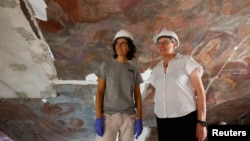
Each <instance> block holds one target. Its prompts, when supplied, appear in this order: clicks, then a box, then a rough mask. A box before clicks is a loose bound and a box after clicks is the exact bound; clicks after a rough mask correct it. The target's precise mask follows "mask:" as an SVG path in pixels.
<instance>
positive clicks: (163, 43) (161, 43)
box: [156, 41, 173, 47]
mask: <svg viewBox="0 0 250 141" xmlns="http://www.w3.org/2000/svg"><path fill="white" fill-rule="evenodd" d="M170 43H173V41H164V42H158V43H156V46H157V47H159V46H162V45H163V46H165V45H168V44H170Z"/></svg>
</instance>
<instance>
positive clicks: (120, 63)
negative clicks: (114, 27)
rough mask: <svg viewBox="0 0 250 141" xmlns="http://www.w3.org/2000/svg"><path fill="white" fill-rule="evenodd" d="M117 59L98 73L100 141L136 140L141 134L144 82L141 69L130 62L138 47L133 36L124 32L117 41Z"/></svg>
mask: <svg viewBox="0 0 250 141" xmlns="http://www.w3.org/2000/svg"><path fill="white" fill-rule="evenodd" d="M113 50H114V55H113V58H114V60H112V61H109V62H104V63H102V64H101V65H100V67H99V68H98V70H97V71H96V73H95V74H96V75H97V76H98V86H97V93H96V121H95V125H94V128H95V131H96V133H97V135H98V136H97V140H98V141H115V140H116V136H117V134H118V133H119V134H118V140H126V141H134V136H135V137H136V138H138V136H139V135H140V134H141V132H142V129H143V126H142V98H141V92H140V83H142V82H143V80H142V77H141V74H140V72H139V70H138V68H137V67H136V66H135V65H133V64H131V63H130V62H129V60H132V59H133V58H134V53H135V52H136V47H135V45H134V43H133V36H132V34H131V33H130V32H128V31H126V30H120V31H119V32H117V33H116V35H115V37H114V39H113Z"/></svg>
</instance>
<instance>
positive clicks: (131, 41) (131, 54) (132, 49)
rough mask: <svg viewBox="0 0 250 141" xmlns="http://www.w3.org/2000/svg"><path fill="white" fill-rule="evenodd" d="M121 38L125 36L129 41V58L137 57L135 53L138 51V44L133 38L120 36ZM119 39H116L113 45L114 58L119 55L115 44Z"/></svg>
mask: <svg viewBox="0 0 250 141" xmlns="http://www.w3.org/2000/svg"><path fill="white" fill-rule="evenodd" d="M120 38H124V39H125V40H126V41H127V42H128V47H129V49H130V50H129V51H128V53H127V59H128V60H132V59H133V58H135V55H134V54H135V52H136V46H135V44H134V42H133V40H131V39H130V38H128V37H120ZM120 38H117V39H120ZM117 39H115V41H114V42H113V45H112V47H113V51H114V54H113V58H115V59H116V58H117V57H118V55H117V53H116V51H115V45H116V41H117Z"/></svg>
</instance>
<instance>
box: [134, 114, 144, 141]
mask: <svg viewBox="0 0 250 141" xmlns="http://www.w3.org/2000/svg"><path fill="white" fill-rule="evenodd" d="M142 130H143V126H142V120H141V119H137V120H135V125H134V135H135V138H136V139H138V137H139V136H140V135H141V133H142Z"/></svg>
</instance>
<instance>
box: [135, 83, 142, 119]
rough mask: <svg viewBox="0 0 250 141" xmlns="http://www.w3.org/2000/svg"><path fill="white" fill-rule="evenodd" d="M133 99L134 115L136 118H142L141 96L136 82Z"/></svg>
mask: <svg viewBox="0 0 250 141" xmlns="http://www.w3.org/2000/svg"><path fill="white" fill-rule="evenodd" d="M134 99H135V106H136V117H137V119H141V120H142V98H141V90H140V84H136V86H135V91H134Z"/></svg>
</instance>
